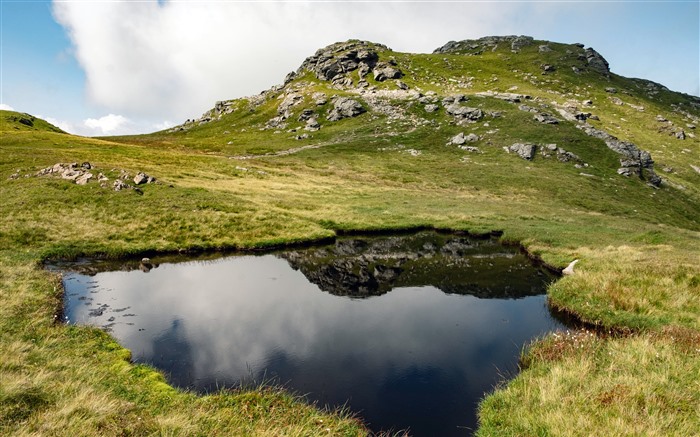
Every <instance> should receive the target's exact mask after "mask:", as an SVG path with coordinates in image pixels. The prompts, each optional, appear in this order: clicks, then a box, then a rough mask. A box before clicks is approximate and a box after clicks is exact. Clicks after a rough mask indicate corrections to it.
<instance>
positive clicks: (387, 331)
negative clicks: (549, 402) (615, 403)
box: [65, 233, 561, 435]
mask: <svg viewBox="0 0 700 437" xmlns="http://www.w3.org/2000/svg"><path fill="white" fill-rule="evenodd" d="M138 264H139V263H138V262H135V263H132V264H131V267H130V268H133V269H135V270H133V271H111V272H102V273H94V271H93V272H91V273H92V276H89V275H86V274H82V273H67V274H66V275H65V285H66V296H67V299H66V305H65V314H66V317H67V318H68V319H69V321H70V322H71V323H81V324H93V325H97V326H103V327H105V328H107V329H109V330H111V332H112V334H113V335H114V336H115V337H116V338H117V339H118V340H119V341H120V342H121V343H122V344H123V345H124V346H125V347H127V348H129V349H130V350H131V351H132V354H133V359H134V361H137V362H145V363H150V364H153V365H154V366H156V367H159V368H161V369H164V370H165V371H166V372H167V374H168V375H169V379H170V381H171V382H172V383H173V384H174V385H176V386H180V387H188V388H194V389H197V390H200V391H211V390H215V389H216V388H220V387H225V386H227V387H230V386H237V385H239V384H241V383H246V382H250V381H261V380H273V381H276V382H278V383H281V384H284V385H285V386H287V387H289V388H290V389H292V390H294V391H296V392H298V393H304V394H308V395H309V398H310V399H311V400H314V401H318V402H319V403H321V404H329V405H344V404H347V405H348V406H349V407H350V408H351V409H352V410H354V411H357V412H359V413H360V415H361V416H362V417H363V419H365V420H366V421H367V422H368V423H369V425H370V427H371V428H372V429H374V430H379V429H389V428H393V429H402V428H410V429H411V432H412V434H414V435H468V434H469V430H468V429H465V428H474V427H475V425H476V419H475V407H476V403H477V402H478V400H479V399H480V398H481V397H482V396H483V394H484V392H488V391H489V390H490V389H491V388H492V387H493V385H494V384H495V383H496V382H498V381H499V380H501V379H502V376H503V375H508V374H511V373H513V372H515V371H516V370H517V357H518V354H519V352H520V349H521V347H522V345H523V344H524V343H526V342H528V341H529V340H530V339H532V338H533V337H534V336H537V335H540V334H542V333H544V332H547V331H550V330H552V329H558V328H560V327H561V326H560V325H559V324H558V323H557V322H556V321H554V320H553V319H552V318H551V317H550V316H549V313H548V311H547V309H546V306H545V300H544V296H542V293H544V287H545V286H546V284H547V282H549V281H551V280H552V278H551V277H549V276H548V275H547V274H546V273H545V272H542V271H540V270H537V269H536V268H534V267H532V266H531V264H530V263H529V262H528V260H527V259H526V257H524V256H523V255H522V254H519V253H518V252H517V251H516V250H515V249H512V248H504V247H503V246H500V245H497V244H495V243H493V242H492V241H489V240H469V239H467V238H465V237H461V236H454V235H440V234H435V233H420V234H417V235H412V236H404V237H397V236H393V237H382V238H373V239H366V238H351V239H345V240H341V241H339V242H338V243H336V244H335V245H331V246H327V247H323V248H311V249H304V250H295V251H288V252H281V253H277V254H268V255H264V256H238V257H229V258H223V259H218V260H213V261H208V262H187V263H179V264H173V263H162V264H160V265H158V264H156V263H154V264H153V265H154V268H152V269H150V271H148V273H144V272H143V271H140V270H138ZM156 266H157V268H155V267H156ZM90 268H92V267H90ZM83 270H85V268H83ZM88 270H89V269H88ZM321 290H323V291H321ZM389 291H391V292H389ZM446 293H448V294H446ZM477 296H478V297H477ZM487 297H491V298H487ZM493 297H498V298H493Z"/></svg>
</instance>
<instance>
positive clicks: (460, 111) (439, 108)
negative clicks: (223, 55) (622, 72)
mask: <svg viewBox="0 0 700 437" xmlns="http://www.w3.org/2000/svg"><path fill="white" fill-rule="evenodd" d="M241 68H252V69H255V68H260V67H259V66H257V65H256V64H255V63H251V64H250V65H246V66H241ZM614 71H615V65H614V64H613V65H610V63H609V62H608V61H607V60H606V59H605V58H604V54H601V53H598V52H597V51H596V50H594V49H592V48H586V47H585V46H583V45H581V44H561V43H556V42H548V41H539V40H535V39H533V38H530V37H524V36H505V37H486V38H481V39H477V40H465V41H459V42H449V43H447V44H445V45H444V46H442V47H440V48H437V49H436V50H435V52H434V53H430V54H411V53H400V52H395V51H393V50H391V49H390V48H388V47H386V46H383V45H381V44H376V43H372V42H366V41H358V40H351V41H346V42H341V43H337V44H332V45H330V46H328V47H325V48H322V49H320V50H318V51H317V52H316V53H315V54H313V55H312V56H310V57H308V58H307V59H306V60H305V61H304V62H303V63H302V65H301V66H300V67H299V68H298V69H297V70H296V71H294V72H292V73H290V74H289V75H287V77H286V78H285V79H282V78H280V80H284V81H283V83H282V84H281V85H279V86H274V87H272V88H270V89H269V90H266V91H264V92H262V93H260V94H258V95H255V96H251V97H245V98H238V99H232V100H222V101H220V102H217V103H216V104H215V105H214V107H213V108H212V109H211V110H209V111H207V112H206V113H205V114H203V115H202V117H200V118H198V119H196V120H187V121H185V122H184V123H182V124H181V125H179V126H176V127H174V128H172V129H168V130H165V131H161V132H155V133H151V134H147V135H137V136H121V137H105V138H83V137H77V136H74V135H68V134H65V133H61V132H60V130H58V129H57V128H55V127H53V126H50V125H49V124H48V123H45V122H43V121H42V120H39V119H37V118H35V117H32V116H29V115H26V114H19V113H14V112H5V111H3V112H0V175H3V177H0V199H2V202H0V208H2V214H1V216H2V220H0V248H2V250H0V278H3V280H2V287H0V288H1V290H2V291H1V292H0V332H2V333H3V334H4V336H3V338H2V340H1V341H0V362H2V363H7V365H5V366H0V368H1V370H0V373H1V375H0V378H1V379H2V381H4V382H3V387H2V390H0V427H4V428H3V430H5V429H6V430H7V433H9V434H26V433H30V432H39V433H45V434H46V435H68V434H70V435H75V434H84V435H122V434H125V433H129V434H178V433H183V432H185V433H189V434H223V435H228V434H237V433H241V432H244V433H248V434H251V435H253V434H254V435H284V434H303V435H317V434H319V433H324V434H329V435H363V433H364V432H365V431H366V430H365V429H364V428H363V427H362V425H361V424H358V422H357V421H356V420H353V419H351V418H348V417H347V416H339V415H337V414H326V413H322V412H320V411H319V410H317V409H315V408H314V407H311V406H305V405H303V404H302V402H301V401H299V400H298V399H297V400H295V399H292V398H291V397H285V395H284V394H283V393H280V392H278V391H270V390H267V389H265V388H260V389H256V390H252V391H251V390H243V391H236V392H230V393H229V392H223V393H220V394H213V395H211V396H202V397H197V396H194V395H192V394H189V393H183V392H177V391H175V390H174V389H172V388H170V387H168V386H167V384H166V383H165V379H164V377H163V376H162V375H160V374H158V373H157V372H155V371H154V370H153V369H150V368H147V367H145V366H134V365H132V364H130V363H129V362H128V357H129V352H128V351H125V350H123V349H122V348H121V347H120V346H119V345H117V344H116V343H115V342H114V341H112V340H111V339H110V338H109V337H108V336H107V335H106V334H104V333H100V332H97V331H95V330H91V329H88V328H82V327H77V326H73V327H70V328H68V327H65V326H63V325H61V324H57V323H56V319H57V317H59V315H60V308H61V302H62V289H61V286H60V285H61V282H60V278H59V277H58V276H57V275H55V274H53V273H51V274H48V273H47V272H46V271H45V270H43V269H42V268H41V266H42V262H47V261H49V260H53V259H64V258H71V259H72V258H77V257H81V256H88V257H93V256H96V257H104V258H123V257H126V256H135V257H136V261H135V262H132V263H130V265H133V267H134V268H136V267H137V266H138V265H139V263H138V260H139V259H142V258H143V257H144V256H145V257H149V258H151V257H152V259H154V261H153V262H154V263H156V264H157V263H158V262H159V261H158V259H157V258H158V257H159V256H160V255H162V254H163V253H181V252H203V251H220V250H228V249H246V250H255V249H261V248H264V249H270V248H272V247H279V246H289V245H296V244H309V243H313V242H319V241H324V242H329V240H330V242H334V243H335V245H334V246H333V248H332V249H331V248H329V249H326V252H323V251H317V252H313V251H310V252H303V253H302V252H301V251H299V253H297V254H295V255H292V256H290V257H288V258H287V260H288V261H289V262H290V264H291V265H293V266H294V267H296V268H298V269H299V270H300V271H301V272H302V273H304V274H306V275H308V276H309V277H310V278H311V280H312V281H314V282H315V283H317V284H318V285H319V287H320V288H322V289H324V290H328V291H329V292H335V293H338V294H348V291H349V290H347V289H346V288H344V286H345V285H346V284H347V282H355V283H357V284H359V286H360V287H364V290H366V292H367V293H366V294H367V295H370V294H381V293H382V292H384V291H385V290H386V289H388V288H391V287H393V286H395V285H401V284H403V283H406V284H421V283H425V280H426V279H427V278H428V276H429V275H428V273H427V271H425V270H423V266H424V265H425V263H424V260H420V262H414V260H412V259H410V257H406V258H404V257H396V258H389V259H380V258H381V256H383V252H382V250H383V249H382V247H376V248H372V251H371V252H369V253H367V252H364V253H361V252H357V253H355V252H353V251H351V250H349V248H348V245H353V246H361V245H362V243H361V242H360V243H358V241H360V240H361V238H357V239H354V238H353V239H349V240H346V241H351V242H352V243H347V242H346V243H342V241H341V239H336V237H337V236H339V235H342V234H348V233H349V234H353V233H358V232H359V233H362V232H373V233H376V232H383V231H398V230H415V229H444V230H453V231H463V232H468V233H473V234H488V235H492V236H498V239H499V240H500V241H501V242H505V243H510V244H512V245H516V246H518V247H522V248H523V249H525V250H526V251H527V255H528V256H530V257H534V258H540V259H541V260H542V261H543V262H544V263H546V264H548V265H549V266H553V268H563V267H564V266H566V265H567V264H569V263H570V262H571V261H572V260H574V259H578V260H579V262H578V264H576V268H575V272H574V274H573V275H569V276H566V277H563V278H561V279H559V280H557V281H555V282H551V283H548V285H546V287H547V295H548V302H549V305H550V306H551V307H553V308H555V309H558V310H561V311H562V312H563V313H564V314H567V315H573V316H575V318H576V319H577V320H578V321H580V322H582V323H583V324H584V325H585V326H586V327H587V328H588V330H585V331H579V330H575V331H572V332H569V333H560V334H552V335H548V336H547V337H545V338H544V339H542V340H541V341H539V340H538V341H537V342H536V343H534V344H533V345H532V346H530V347H529V348H528V349H527V351H524V352H523V355H522V359H523V366H522V371H521V372H520V373H519V374H518V375H517V376H516V377H515V378H514V379H512V380H510V381H509V382H508V384H507V385H504V386H499V388H497V389H495V391H494V392H493V393H491V394H489V395H488V396H487V397H486V398H485V399H484V400H483V402H482V403H481V404H480V406H479V427H480V428H479V430H478V431H477V432H478V433H480V435H533V434H551V435H560V434H562V433H567V432H570V430H572V429H575V433H577V434H580V435H608V434H613V435H628V434H631V433H632V434H648V435H694V433H697V431H696V430H697V429H699V428H700V419H699V418H698V415H697V414H695V413H696V408H695V406H696V405H699V404H700V392H699V391H698V390H697V375H698V372H700V367H699V365H700V364H699V363H700V360H698V356H697V354H698V351H699V350H700V317H699V314H700V274H699V273H698V272H700V258H698V256H697V255H698V247H700V141H699V140H698V138H697V135H698V133H697V126H698V122H699V120H700V99H698V98H697V97H694V96H689V95H685V94H681V93H677V92H673V91H671V90H669V89H667V88H666V87H664V86H662V85H660V84H657V83H654V82H650V81H647V80H643V79H633V78H625V77H622V76H619V75H617V74H615V73H614ZM222 97H224V96H222ZM494 231H496V232H494ZM457 243H459V242H457ZM412 244H413V243H412ZM387 245H389V243H387ZM445 246H448V247H455V248H457V249H459V250H458V251H456V252H455V253H458V254H459V253H461V254H464V253H465V250H466V248H465V247H464V245H463V244H461V243H460V244H456V243H455V242H453V241H445ZM445 246H443V248H444V247H445ZM411 247H414V248H415V247H417V249H416V250H417V251H418V252H419V253H423V254H424V255H426V256H424V258H425V259H426V260H427V259H429V258H430V255H431V253H429V252H428V251H427V249H425V247H424V245H413V246H411ZM421 247H423V249H421ZM421 251H422V252H421ZM324 254H332V255H333V256H334V257H336V258H340V259H339V260H338V261H337V262H335V263H334V262H332V261H331V262H328V261H329V260H327V259H324V257H325V255H324ZM340 255H343V256H344V258H343V257H341V256H340ZM460 256H461V255H460ZM385 258H386V257H385ZM432 258H437V259H438V260H439V259H440V257H435V256H433V257H432ZM442 259H443V260H444V261H441V263H442V264H443V265H444V264H450V263H451V262H452V261H450V260H449V259H448V258H442ZM484 262H486V261H484ZM488 262H493V261H488ZM124 263H126V264H129V263H128V262H126V261H124ZM436 263H437V262H436ZM411 268H412V269H413V271H410V270H411ZM401 269H403V270H401ZM328 272H330V273H331V275H330V276H328V275H324V274H325V273H328ZM449 275H451V274H449ZM445 276H448V274H445ZM329 278H330V279H329ZM379 279H382V280H381V281H380V280H379ZM453 279H455V280H456V281H453V282H450V281H445V282H443V283H442V284H438V285H439V286H441V287H443V289H444V290H445V291H448V292H459V293H463V292H464V293H472V292H473V291H474V288H472V284H471V283H469V282H467V281H466V279H465V278H461V279H460V278H459V277H458V275H456V276H455V278H453ZM497 279H498V280H502V279H504V278H497ZM361 291H362V289H361ZM192 292H193V293H196V290H193V291H192ZM475 294H477V293H475ZM477 295H478V294H477ZM509 296H510V295H509ZM511 297H514V295H513V296H511ZM144 298H147V296H144ZM175 298H176V297H175ZM522 316H524V317H525V316H527V315H526V314H523V315H522ZM435 317H439V314H436V315H435ZM214 322H215V321H212V323H214ZM212 326H214V325H212ZM213 329H215V328H213ZM618 333H622V334H625V335H617V334H618ZM484 338H485V339H487V338H488V333H484ZM232 353H235V351H232ZM76 357H79V359H78V360H76ZM465 365H469V363H466V364H465ZM76 387H80V390H76V389H75V388H76ZM76 412H77V413H78V414H76ZM360 414H361V413H360ZM3 417H7V418H9V419H8V420H6V421H4V422H3V420H2V418H3ZM36 430H39V431H36ZM183 430H185V431H183Z"/></svg>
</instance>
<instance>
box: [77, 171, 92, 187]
mask: <svg viewBox="0 0 700 437" xmlns="http://www.w3.org/2000/svg"><path fill="white" fill-rule="evenodd" d="M92 178H93V175H92V173H83V174H82V175H80V176H78V177H77V178H76V179H75V183H76V184H78V185H85V184H87V183H88V182H90V179H92Z"/></svg>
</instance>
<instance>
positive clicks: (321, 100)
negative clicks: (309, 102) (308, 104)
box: [311, 92, 328, 106]
mask: <svg viewBox="0 0 700 437" xmlns="http://www.w3.org/2000/svg"><path fill="white" fill-rule="evenodd" d="M311 98H312V99H313V100H314V103H315V104H316V105H317V106H323V105H325V104H326V103H328V97H326V93H322V92H317V93H313V94H312V95H311Z"/></svg>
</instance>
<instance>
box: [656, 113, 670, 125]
mask: <svg viewBox="0 0 700 437" xmlns="http://www.w3.org/2000/svg"><path fill="white" fill-rule="evenodd" d="M656 121H658V122H660V123H665V122H667V121H668V120H667V119H666V117H664V116H663V115H661V114H659V115H657V116H656Z"/></svg>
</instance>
